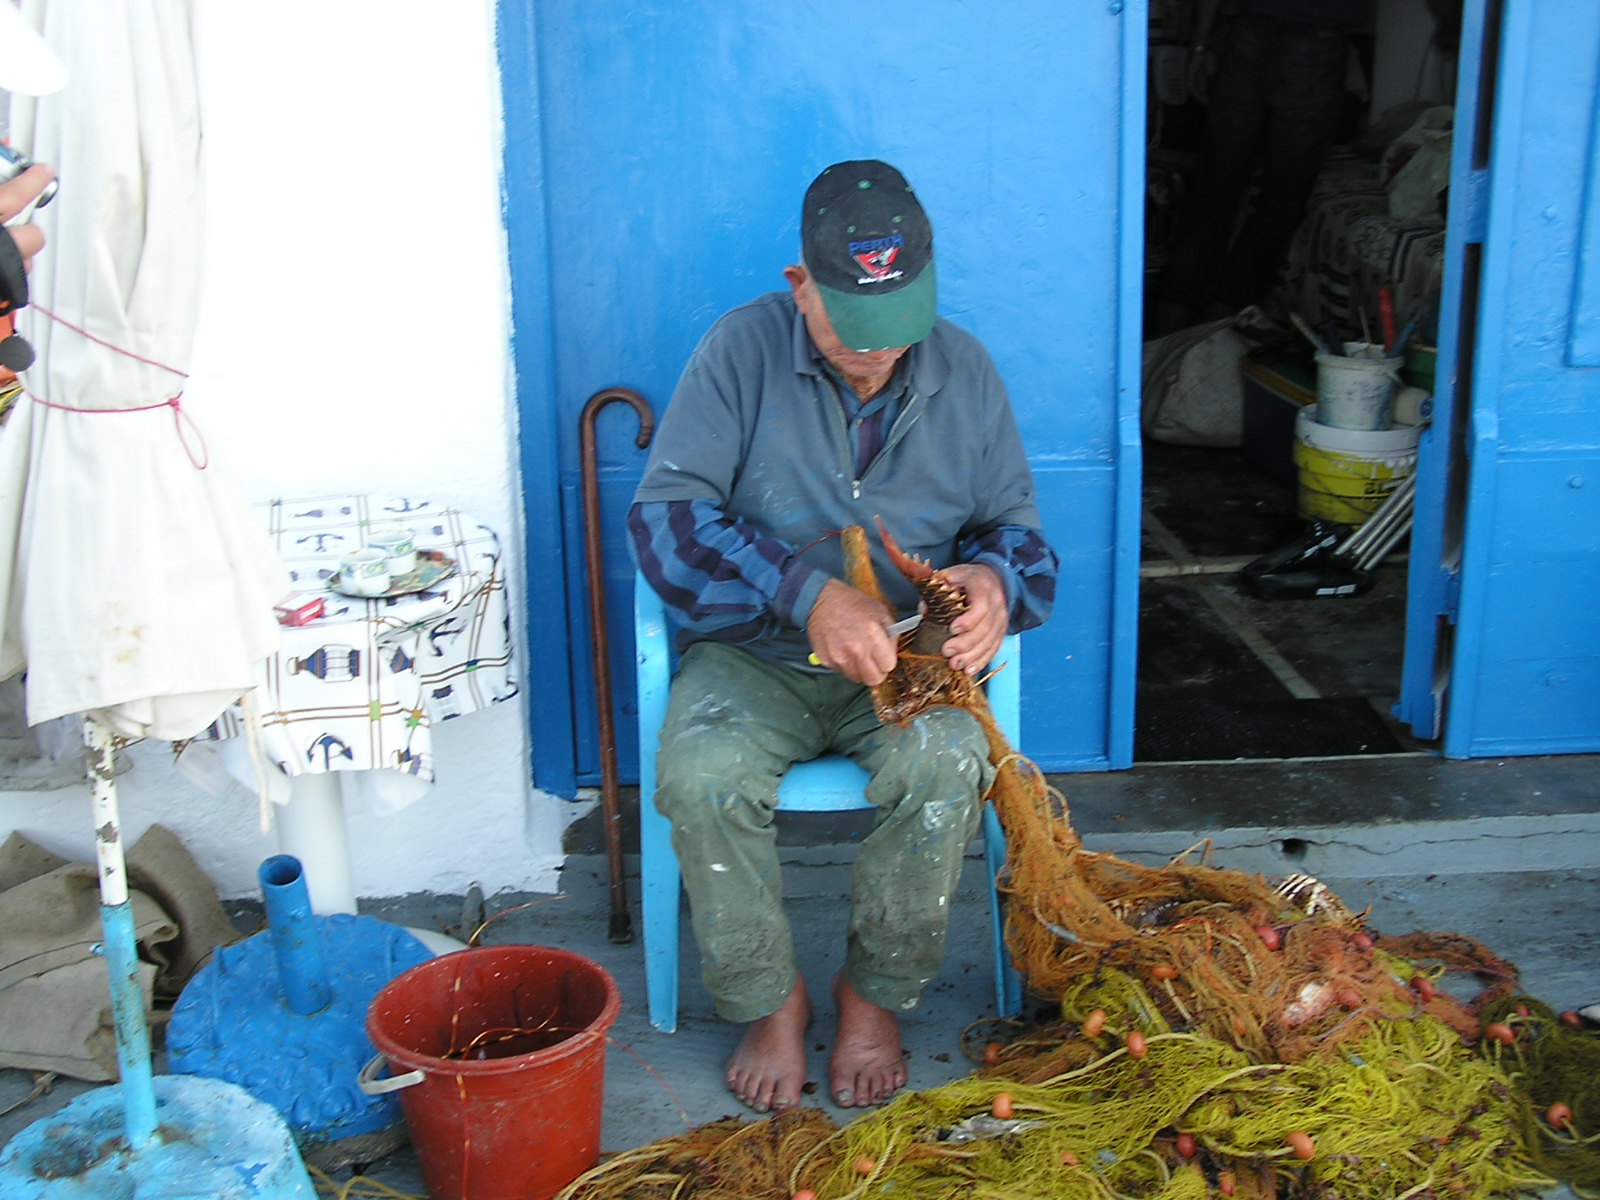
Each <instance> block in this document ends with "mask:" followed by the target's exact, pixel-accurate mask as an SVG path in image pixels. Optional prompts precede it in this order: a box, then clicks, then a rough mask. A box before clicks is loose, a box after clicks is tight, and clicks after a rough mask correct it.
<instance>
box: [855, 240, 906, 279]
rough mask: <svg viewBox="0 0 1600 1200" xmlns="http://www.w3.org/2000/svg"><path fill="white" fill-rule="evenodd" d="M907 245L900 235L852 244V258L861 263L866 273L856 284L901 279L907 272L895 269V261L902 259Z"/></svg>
mask: <svg viewBox="0 0 1600 1200" xmlns="http://www.w3.org/2000/svg"><path fill="white" fill-rule="evenodd" d="M905 244H906V239H905V238H904V237H902V236H901V235H900V234H898V233H893V234H890V235H889V236H888V237H876V238H867V239H866V240H865V241H860V242H851V243H850V257H851V258H853V259H855V260H856V262H858V263H860V264H861V269H862V270H863V271H865V272H866V274H865V275H863V276H862V277H861V278H860V279H857V280H856V282H857V283H886V282H887V281H888V280H891V279H899V278H900V276H902V275H904V274H905V272H904V271H896V270H895V269H894V260H895V259H896V258H898V257H900V251H901V250H903V249H904V248H905Z"/></svg>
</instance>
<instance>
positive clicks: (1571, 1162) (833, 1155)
mask: <svg viewBox="0 0 1600 1200" xmlns="http://www.w3.org/2000/svg"><path fill="white" fill-rule="evenodd" d="M845 548H846V561H847V564H848V565H849V567H850V574H851V581H852V583H854V584H856V586H858V587H864V588H865V589H866V590H869V591H870V592H873V593H874V594H876V591H877V585H876V581H875V580H874V579H872V578H871V567H870V564H869V563H868V562H867V559H866V549H865V541H864V537H863V535H862V534H861V532H860V531H859V530H854V531H848V532H847V534H846V537H845ZM938 600H939V603H941V604H944V603H947V602H948V600H949V595H948V592H946V593H944V594H942V595H941V596H939V597H938ZM933 608H934V600H933V599H931V598H930V599H929V611H930V613H931V612H932V611H933ZM925 623H926V622H925ZM901 660H902V661H901V669H900V670H899V671H897V672H896V673H895V675H894V676H892V677H891V679H890V680H889V681H887V682H886V683H885V684H884V685H883V686H882V687H880V688H879V689H876V691H875V698H876V699H877V701H878V705H879V711H880V715H882V716H883V717H884V718H885V719H901V720H903V719H906V717H908V716H909V715H911V714H912V713H913V712H914V711H916V710H917V709H918V708H919V707H920V706H924V705H926V704H929V703H941V704H954V705H957V706H959V707H962V708H965V709H967V710H968V711H970V712H972V713H973V715H974V716H975V717H977V718H978V720H979V721H980V722H981V723H982V724H983V726H984V728H985V730H986V731H987V733H988V737H989V744H990V754H991V758H992V760H993V762H994V763H995V765H996V767H997V775H996V781H995V784H994V786H993V789H992V791H991V793H990V796H989V800H990V801H991V802H992V803H993V804H994V805H995V807H996V810H997V813H998V815H999V817H1000V822H1001V824H1002V826H1003V827H1004V829H1005V833H1006V841H1007V868H1006V872H1005V874H1004V877H1003V878H1002V880H1001V884H1000V886H1001V890H1002V891H1003V892H1004V893H1005V894H1006V896H1007V917H1006V940H1007V944H1008V946H1009V948H1010V951H1011V954H1012V957H1013V961H1014V962H1015V964H1016V966H1017V968H1018V969H1019V971H1020V972H1021V973H1022V974H1023V976H1024V978H1025V979H1026V982H1027V986H1028V989H1029V991H1030V992H1031V993H1032V994H1033V995H1034V996H1036V997H1041V998H1045V999H1047V1000H1048V1001H1049V1003H1050V1004H1051V1005H1052V1006H1053V1007H1054V1009H1055V1011H1056V1013H1057V1016H1056V1017H1055V1018H1054V1019H1052V1020H1050V1021H1047V1022H1043V1023H1040V1024H1036V1025H1034V1026H1031V1027H1026V1028H1022V1027H1011V1028H1009V1029H1007V1031H1006V1035H1005V1040H1004V1042H1003V1043H1002V1042H991V1043H990V1044H987V1045H984V1046H983V1048H982V1051H981V1052H980V1050H979V1048H978V1046H977V1044H975V1040H974V1039H973V1038H972V1037H971V1036H970V1034H969V1037H968V1038H967V1039H965V1040H966V1043H967V1044H966V1046H965V1048H966V1049H967V1050H968V1053H969V1054H970V1055H971V1056H972V1057H974V1058H981V1060H982V1061H984V1063H985V1065H984V1066H983V1067H982V1068H981V1069H980V1070H978V1071H975V1072H974V1073H973V1074H972V1075H970V1076H968V1077H967V1078H964V1079H960V1080H956V1081H954V1082H952V1083H949V1084H946V1085H944V1086H943V1087H939V1088H934V1089H931V1090H927V1091H921V1092H911V1093H907V1094H903V1095H901V1096H900V1097H898V1098H897V1099H896V1100H894V1101H893V1102H892V1103H890V1104H889V1105H887V1106H886V1107H884V1108H882V1109H880V1110H878V1111H876V1112H873V1113H870V1114H867V1115H865V1116H862V1117H860V1118H858V1119H856V1120H854V1121H852V1122H851V1123H849V1124H848V1125H846V1126H844V1127H843V1128H835V1127H834V1125H833V1122H832V1121H831V1120H829V1119H828V1118H827V1117H826V1116H825V1115H824V1114H822V1113H820V1112H817V1111H816V1110H799V1111H794V1112H789V1113H785V1114H781V1115H779V1116H777V1117H775V1118H772V1119H771V1120H768V1121H763V1122H756V1123H753V1124H746V1123H743V1122H740V1121H738V1120H736V1119H731V1118H730V1119H728V1120H724V1121H720V1122H716V1123H713V1124H711V1125H708V1126H704V1127H702V1128H700V1129H698V1130H691V1131H690V1132H689V1133H687V1134H685V1135H682V1136H681V1137H679V1138H673V1139H667V1140H666V1141H664V1142H660V1143H656V1144H655V1145H653V1146H650V1147H645V1148H644V1149H642V1150H639V1151H634V1152H631V1153H629V1154H627V1155H623V1156H620V1157H619V1158H618V1159H614V1160H612V1161H611V1162H609V1163H607V1164H605V1165H603V1166H601V1167H600V1168H598V1169H597V1170H596V1171H594V1172H591V1173H590V1174H588V1175H586V1176H584V1177H583V1178H581V1179H579V1180H578V1181H577V1182H576V1183H574V1184H573V1185H572V1187H570V1188H569V1189H567V1191H566V1192H565V1193H563V1198H564V1200H611V1198H613V1197H616V1198H621V1197H646V1198H655V1197H659V1198H660V1200H708V1198H716V1200H722V1198H723V1197H728V1198H730V1200H731V1197H732V1196H734V1195H739V1196H752V1197H789V1196H794V1195H796V1194H798V1193H802V1192H811V1193H813V1194H814V1196H815V1197H817V1198H819V1200H857V1198H865V1197H871V1198H874V1200H878V1198H882V1200H923V1198H926V1200H945V1198H954V1197H963V1198H972V1200H1031V1198H1034V1197H1062V1198H1068V1200H1070V1198H1074V1197H1082V1198H1083V1200H1143V1198H1146V1197H1151V1198H1155V1197H1159V1198H1160V1200H1191V1198H1194V1200H1198V1198H1199V1197H1205V1196H1212V1195H1218V1194H1220V1195H1224V1196H1237V1197H1242V1198H1244V1200H1256V1198H1262V1200H1266V1198H1269V1197H1278V1196H1285V1197H1307V1198H1310V1197H1317V1198H1327V1200H1411V1198H1412V1197H1427V1198H1428V1200H1438V1198H1440V1197H1462V1198H1468V1197H1488V1196H1497V1195H1509V1194H1515V1193H1519V1192H1529V1191H1532V1190H1535V1189H1539V1188H1543V1187H1549V1186H1552V1185H1553V1184H1554V1183H1555V1180H1556V1178H1557V1177H1559V1178H1562V1179H1566V1180H1570V1181H1572V1183H1573V1184H1574V1186H1575V1187H1578V1188H1581V1187H1585V1186H1592V1185H1596V1184H1600V1159H1597V1155H1596V1151H1597V1146H1596V1145H1595V1143H1596V1142H1600V1133H1597V1132H1596V1124H1597V1123H1600V1035H1597V1034H1596V1033H1594V1032H1593V1031H1590V1030H1586V1029H1581V1028H1573V1027H1572V1026H1571V1025H1570V1024H1569V1023H1567V1022H1564V1021H1563V1020H1561V1019H1559V1018H1557V1017H1555V1016H1554V1015H1553V1014H1551V1013H1550V1012H1549V1010H1548V1009H1547V1008H1545V1007H1544V1006H1542V1005H1538V1004H1537V1003H1536V1002H1532V1003H1530V1002H1528V1001H1527V1000H1526V998H1516V997H1515V996H1514V991H1515V987H1516V971H1515V968H1514V967H1513V966H1512V965H1511V964H1510V963H1508V962H1505V961H1504V960H1502V959H1499V958H1497V957H1496V956H1494V955H1493V954H1492V953H1490V952H1489V951H1488V950H1487V948H1485V947H1483V946H1481V945H1480V944H1479V943H1477V942H1475V941H1473V940H1471V939H1469V938H1465V937H1463V936H1461V935H1459V934H1452V933H1434V934H1422V933H1418V934H1413V935H1409V936H1408V937H1406V938H1402V939H1395V938H1383V937H1380V936H1378V935H1377V934H1375V933H1374V932H1372V931H1369V930H1368V929H1367V928H1366V919H1365V917H1366V914H1358V913H1352V912H1351V911H1349V910H1348V909H1347V908H1346V907H1345V906H1344V904H1343V903H1342V902H1340V900H1339V898H1338V897H1337V896H1335V895H1333V894H1332V893H1331V892H1330V891H1328V889H1327V888H1325V887H1323V886H1322V885H1321V884H1320V883H1318V882H1317V881H1316V880H1313V879H1309V878H1307V877H1305V876H1291V877H1289V878H1287V879H1284V880H1280V881H1276V882H1273V881H1268V880H1267V879H1265V878H1263V877H1261V876H1259V875H1250V874H1246V873H1243V872H1239V871H1233V870H1228V869H1224V868H1219V867H1216V866H1214V865H1212V864H1211V862H1210V861H1209V856H1208V855H1207V854H1206V853H1202V852H1198V851H1196V852H1191V853H1189V854H1185V855H1183V856H1180V858H1179V859H1178V860H1176V861H1174V862H1172V863H1169V864H1167V865H1165V866H1161V867H1150V866H1142V865H1139V864H1135V863H1131V862H1128V861H1126V860H1124V859H1120V858H1117V857H1116V856H1114V855H1110V854H1103V853H1094V852H1090V851H1088V850H1086V849H1085V848H1084V846H1083V844H1082V841H1081V840H1080V839H1079V837H1078V835H1077V834H1076V832H1074V830H1073V828H1072V823H1071V819H1070V813H1069V811H1068V808H1067V804H1066V801H1065V799H1064V798H1063V797H1062V796H1061V794H1060V793H1059V792H1058V791H1056V790H1055V789H1054V788H1052V787H1051V786H1050V785H1049V783H1048V782H1047V780H1046V779H1045V777H1044V775H1043V774H1042V773H1041V772H1040V771H1039V770H1038V769H1037V768H1036V767H1035V766H1034V765H1033V764H1032V763H1031V762H1029V761H1028V760H1027V759H1025V758H1023V757H1021V756H1020V755H1018V754H1016V753H1015V752H1014V751H1013V750H1012V749H1011V747H1010V746H1009V745H1008V744H1007V742H1006V740H1005V738H1004V736H1003V735H1002V734H1001V732H1000V730H999V728H998V726H997V725H996V724H995V721H994V719H993V716H992V714H991V713H990V712H989V708H988V704H987V701H986V700H985V698H984V695H983V692H982V690H981V689H980V688H978V687H976V686H974V685H973V684H972V682H971V681H970V680H968V679H967V677H966V676H964V675H962V674H961V673H960V672H955V671H950V670H949V669H948V667H946V666H945V665H944V660H943V659H942V657H940V656H937V655H925V654H917V655H913V654H909V653H907V652H906V651H905V650H904V649H903V650H902V655H901ZM1447 976H1448V977H1449V978H1450V980H1451V982H1452V983H1453V984H1454V985H1455V986H1454V987H1452V988H1447V987H1445V986H1443V981H1444V979H1445V977H1447ZM1458 991H1472V992H1473V994H1470V995H1467V996H1466V997H1465V998H1460V997H1458V996H1457V994H1456V993H1457V992H1458ZM1507 1006H1510V1007H1507ZM1508 1014H1509V1015H1508ZM991 1024H992V1023H991ZM1502 1026H1504V1027H1508V1028H1511V1029H1512V1030H1513V1031H1514V1032H1513V1033H1512V1035H1511V1037H1510V1039H1509V1040H1505V1041H1502V1040H1501V1038H1500V1036H1499V1035H1500V1034H1501V1028H1502ZM977 1028H980V1029H981V1028H984V1027H982V1026H980V1027H977ZM1000 1028H1005V1027H1004V1026H1000ZM1486 1028H1487V1029H1489V1030H1491V1031H1492V1032H1491V1033H1490V1034H1489V1035H1487V1036H1486V1035H1485V1034H1484V1033H1483V1031H1484V1029H1486ZM989 1032H993V1028H991V1029H989ZM1551 1105H1565V1106H1569V1107H1570V1113H1566V1112H1563V1111H1562V1110H1561V1108H1560V1107H1558V1108H1556V1110H1555V1112H1554V1116H1555V1118H1556V1120H1555V1121H1554V1122H1552V1120H1551V1112H1550V1106H1551ZM758 1130H759V1131H760V1132H754V1131H758ZM735 1162H736V1163H737V1172H738V1173H737V1178H738V1179H739V1181H740V1182H739V1183H738V1184H737V1185H736V1186H737V1190H728V1188H729V1184H728V1180H729V1178H730V1176H729V1175H728V1173H727V1172H728V1170H730V1169H732V1164H734V1163H735ZM804 1200H809V1198H804Z"/></svg>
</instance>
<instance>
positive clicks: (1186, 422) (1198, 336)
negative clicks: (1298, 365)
mask: <svg viewBox="0 0 1600 1200" xmlns="http://www.w3.org/2000/svg"><path fill="white" fill-rule="evenodd" d="M1245 311H1246V312H1247V313H1248V312H1251V311H1252V310H1250V309H1246V310H1245ZM1243 315H1244V314H1241V315H1240V316H1241V317H1242V316H1243ZM1239 323H1240V317H1228V318H1226V319H1224V320H1221V321H1210V322H1207V323H1206V324H1204V325H1194V326H1191V327H1190V328H1188V329H1180V330H1178V331H1177V332H1176V333H1171V334H1168V335H1167V336H1166V337H1163V338H1157V339H1155V340H1154V341H1150V342H1146V343H1145V344H1144V370H1143V388H1144V397H1143V403H1142V405H1141V418H1142V419H1141V422H1140V424H1141V425H1142V427H1143V429H1144V433H1145V436H1146V437H1149V438H1154V439H1155V440H1156V441H1158V442H1166V443H1168V444H1170V445H1174V446H1238V445H1240V444H1241V443H1242V442H1243V441H1244V385H1243V382H1242V380H1241V378H1240V375H1239V359H1240V357H1241V356H1242V355H1243V354H1244V352H1245V351H1246V350H1248V349H1249V348H1250V346H1251V342H1250V341H1249V340H1248V339H1247V338H1246V337H1245V336H1244V335H1243V334H1241V333H1240V332H1239V329H1238V326H1239Z"/></svg>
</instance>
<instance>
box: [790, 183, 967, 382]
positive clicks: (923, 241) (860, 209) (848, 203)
mask: <svg viewBox="0 0 1600 1200" xmlns="http://www.w3.org/2000/svg"><path fill="white" fill-rule="evenodd" d="M800 254H801V257H802V258H804V259H805V265H806V270H807V271H809V272H810V273H811V277H812V279H814V280H815V281H816V284H817V289H818V291H820V292H821V293H822V304H823V307H824V308H826V309H827V311H828V320H829V321H831V322H832V323H833V330H834V332H835V333H836V334H838V335H839V340H840V341H841V342H843V343H844V344H845V345H846V346H848V347H849V348H850V349H852V350H887V349H889V348H890V347H892V346H909V345H911V344H912V343H914V342H920V341H921V340H922V339H923V338H925V337H927V336H928V333H929V331H931V330H932V329H933V320H934V316H935V315H936V310H937V307H938V294H937V293H938V289H937V287H936V285H935V279H934V270H933V227H932V226H931V225H929V224H928V214H927V213H925V212H923V211H922V205H921V204H920V203H918V202H917V197H916V193H915V192H913V191H912V190H911V185H910V184H909V183H907V182H906V180H905V176H903V175H901V174H900V172H899V171H897V170H895V169H894V168H893V167H891V166H890V165H889V164H888V163H885V162H879V161H878V160H877V159H870V158H869V159H862V160H858V161H854V162H842V163H835V164H834V165H833V166H831V167H829V168H827V169H826V170H824V171H823V172H822V174H820V175H818V176H817V177H816V179H814V180H813V181H812V183H811V186H810V187H809V188H807V189H806V198H805V203H804V207H803V208H802V209H801V211H800Z"/></svg>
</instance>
